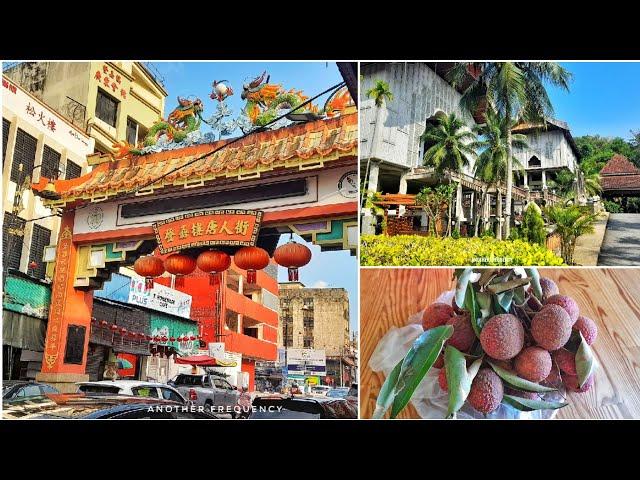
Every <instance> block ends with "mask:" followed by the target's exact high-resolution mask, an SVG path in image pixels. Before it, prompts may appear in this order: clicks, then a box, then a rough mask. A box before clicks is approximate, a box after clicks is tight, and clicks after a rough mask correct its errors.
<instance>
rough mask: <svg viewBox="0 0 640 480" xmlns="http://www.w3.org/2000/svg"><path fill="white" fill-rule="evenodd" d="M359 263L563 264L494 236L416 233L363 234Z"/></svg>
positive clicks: (549, 254)
mask: <svg viewBox="0 0 640 480" xmlns="http://www.w3.org/2000/svg"><path fill="white" fill-rule="evenodd" d="M360 264H361V265H365V266H387V265H389V266H402V265H407V266H449V265H564V262H563V261H562V258H560V257H558V256H557V255H556V254H554V253H553V252H552V251H550V250H548V249H547V248H545V247H542V246H540V245H533V244H530V243H527V242H524V241H522V240H496V239H494V238H458V239H454V238H438V237H421V236H416V235H398V236H394V237H388V236H384V235H363V236H362V238H361V244H360Z"/></svg>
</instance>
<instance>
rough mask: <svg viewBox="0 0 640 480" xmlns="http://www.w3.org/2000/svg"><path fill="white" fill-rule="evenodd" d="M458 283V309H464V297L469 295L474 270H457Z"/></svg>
mask: <svg viewBox="0 0 640 480" xmlns="http://www.w3.org/2000/svg"><path fill="white" fill-rule="evenodd" d="M456 275H457V277H458V281H457V282H456V305H458V308H464V297H465V295H466V294H467V284H468V283H469V279H470V277H471V275H473V268H465V269H464V270H462V271H460V270H456Z"/></svg>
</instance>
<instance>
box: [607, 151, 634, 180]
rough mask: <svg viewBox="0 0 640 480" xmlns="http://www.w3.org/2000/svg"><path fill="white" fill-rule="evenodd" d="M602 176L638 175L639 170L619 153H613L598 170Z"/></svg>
mask: <svg viewBox="0 0 640 480" xmlns="http://www.w3.org/2000/svg"><path fill="white" fill-rule="evenodd" d="M600 175H602V176H622V175H640V168H638V167H637V166H636V165H634V164H633V162H631V160H629V159H628V158H627V157H625V156H624V155H622V154H620V153H615V154H614V155H613V156H612V157H611V158H610V159H609V161H608V162H607V163H606V165H605V166H604V167H603V168H602V170H600Z"/></svg>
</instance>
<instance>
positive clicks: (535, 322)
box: [531, 304, 573, 351]
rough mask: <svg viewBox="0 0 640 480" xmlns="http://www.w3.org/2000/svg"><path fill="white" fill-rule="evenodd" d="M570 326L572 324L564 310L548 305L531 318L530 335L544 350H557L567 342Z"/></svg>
mask: <svg viewBox="0 0 640 480" xmlns="http://www.w3.org/2000/svg"><path fill="white" fill-rule="evenodd" d="M572 325H573V322H572V321H571V318H569V314H568V313H567V311H566V310H565V309H564V308H562V307H561V306H559V305H556V304H548V305H545V306H544V308H543V309H542V310H540V311H539V312H538V313H536V314H535V315H534V316H533V319H532V320H531V335H532V336H533V339H534V340H535V341H536V343H537V344H538V345H540V346H541V347H542V348H544V349H545V350H548V351H553V350H558V349H559V348H562V347H564V345H565V344H566V343H567V342H568V341H569V337H571V326H572Z"/></svg>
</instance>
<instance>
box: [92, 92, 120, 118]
mask: <svg viewBox="0 0 640 480" xmlns="http://www.w3.org/2000/svg"><path fill="white" fill-rule="evenodd" d="M118 103H119V102H118V101H117V100H116V99H115V98H113V97H112V96H110V95H107V94H106V93H105V92H103V91H102V90H101V89H98V98H97V99H96V117H98V118H99V119H100V120H102V121H103V122H105V123H108V124H109V125H111V126H112V127H115V126H116V120H117V118H118Z"/></svg>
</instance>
